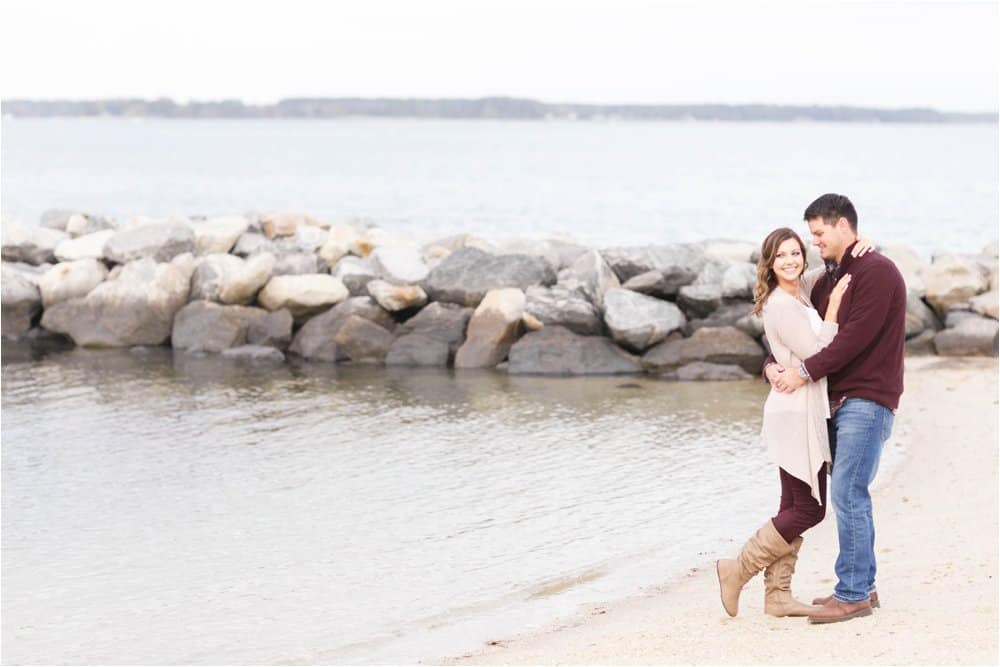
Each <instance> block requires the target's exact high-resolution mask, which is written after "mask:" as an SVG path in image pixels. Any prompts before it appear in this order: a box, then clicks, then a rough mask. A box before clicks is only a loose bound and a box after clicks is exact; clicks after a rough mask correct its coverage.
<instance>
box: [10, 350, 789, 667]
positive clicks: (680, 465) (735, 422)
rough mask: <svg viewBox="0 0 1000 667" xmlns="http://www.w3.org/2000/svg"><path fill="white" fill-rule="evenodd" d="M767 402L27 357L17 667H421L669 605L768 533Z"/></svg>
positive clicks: (729, 388) (600, 382)
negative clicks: (531, 632)
mask: <svg viewBox="0 0 1000 667" xmlns="http://www.w3.org/2000/svg"><path fill="white" fill-rule="evenodd" d="M764 391H765V389H764V386H763V384H762V383H759V382H756V381H751V382H732V383H684V384H681V383H667V382H658V381H654V380H650V379H646V378H621V377H619V378H581V379H565V378H562V379H560V378H524V377H509V376H506V375H504V374H500V373H492V372H460V373H455V372H449V371H426V370H425V371H413V370H401V371H398V372H397V371H394V370H392V369H382V370H379V369H363V368H350V367H342V366H332V365H326V364H315V365H302V366H299V367H284V368H281V369H280V370H277V371H273V370H272V371H266V372H265V371H254V370H249V369H246V368H245V367H242V366H238V365H234V364H230V363H227V362H223V361H222V360H221V359H219V358H206V359H196V358H192V357H188V356H177V357H174V356H173V355H172V353H171V352H170V351H169V350H165V349H159V350H154V351H152V352H150V353H146V354H136V353H134V352H129V351H86V350H75V351H71V352H67V353H61V354H56V355H53V356H50V357H49V358H47V359H45V360H43V361H31V360H26V359H24V358H23V357H21V356H19V355H17V354H13V353H11V352H10V350H9V349H8V350H7V351H5V363H4V365H3V426H2V429H3V432H2V436H3V437H2V440H3V609H4V614H3V659H4V661H5V662H6V663H25V662H30V663H95V662H96V663H109V664H110V663H146V664H148V663H166V664H175V663H176V664H184V663H213V664H219V663H223V664H226V663H283V662H293V663H297V662H378V661H386V660H389V661H404V662H405V661H414V660H418V659H429V658H432V657H434V656H440V655H445V654H448V653H453V652H455V651H458V650H462V649H464V648H470V647H475V646H477V645H479V644H480V643H481V642H483V641H486V640H488V639H496V638H500V637H502V636H503V635H505V634H509V633H510V632H513V631H516V630H520V629H524V627H525V626H531V625H533V624H538V623H544V622H546V621H550V620H551V619H552V618H553V617H556V616H559V615H563V614H567V613H571V612H573V611H574V610H576V609H577V608H578V606H579V605H580V604H583V603H592V602H599V601H604V600H608V599H612V598H616V597H620V596H623V595H627V594H631V593H634V592H636V591H637V590H638V589H639V587H640V586H649V585H653V584H660V583H663V582H666V581H668V580H669V579H670V578H671V577H673V576H675V575H676V574H678V573H680V572H682V571H683V570H684V569H686V568H687V567H691V566H697V565H702V564H704V563H705V562H707V561H708V560H709V559H710V558H711V557H713V556H716V555H719V554H720V553H728V551H730V550H732V549H733V548H734V546H735V545H734V544H733V543H732V542H731V541H730V540H731V538H732V537H733V536H734V535H736V536H738V537H743V534H744V533H746V532H747V530H749V529H751V528H753V527H755V526H756V524H757V523H759V522H760V521H761V520H762V518H763V517H766V516H767V513H768V512H770V511H772V510H773V509H774V507H773V506H774V505H775V504H776V501H777V488H778V485H777V479H776V477H777V476H776V474H775V472H774V469H773V468H772V467H771V466H770V464H768V463H767V462H766V460H765V453H764V451H763V449H762V447H761V446H760V445H759V443H758V439H757V432H758V429H759V418H760V411H761V405H762V402H763V399H764Z"/></svg>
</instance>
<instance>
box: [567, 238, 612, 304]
mask: <svg viewBox="0 0 1000 667" xmlns="http://www.w3.org/2000/svg"><path fill="white" fill-rule="evenodd" d="M558 284H559V285H561V286H562V287H566V288H567V289H575V290H578V291H580V292H581V293H582V294H583V295H584V296H586V297H587V299H588V300H589V301H590V302H591V303H592V304H594V305H595V306H596V307H597V308H598V310H599V311H603V309H604V294H605V292H607V291H608V290H609V289H613V288H616V287H621V281H620V280H618V276H617V275H616V274H615V272H614V271H612V270H611V266H610V265H609V264H608V263H607V262H606V261H604V257H602V256H601V253H599V252H597V251H596V250H587V251H585V252H583V253H581V254H580V255H579V256H578V257H577V258H576V260H575V261H574V262H573V263H572V264H570V265H569V266H568V267H567V268H565V269H563V270H562V271H560V272H559V283H558Z"/></svg>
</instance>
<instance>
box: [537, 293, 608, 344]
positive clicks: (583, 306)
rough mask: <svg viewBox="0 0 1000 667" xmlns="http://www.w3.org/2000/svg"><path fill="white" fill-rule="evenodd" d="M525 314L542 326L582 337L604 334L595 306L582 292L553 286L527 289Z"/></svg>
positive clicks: (601, 321) (598, 312) (602, 323)
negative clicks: (557, 326) (555, 326)
mask: <svg viewBox="0 0 1000 667" xmlns="http://www.w3.org/2000/svg"><path fill="white" fill-rule="evenodd" d="M525 296H526V297H527V300H526V302H525V305H524V310H525V312H527V313H529V314H530V315H532V316H533V317H535V318H536V319H537V320H538V321H539V322H541V323H542V324H544V325H546V326H551V325H560V326H564V327H566V328H567V329H569V330H570V331H574V332H576V333H578V334H580V335H583V336H600V335H602V334H604V320H603V319H602V318H601V313H600V311H599V310H598V309H597V307H596V306H595V305H594V304H593V303H591V302H590V301H589V300H588V299H587V297H586V296H584V295H583V293H582V292H580V291H578V290H575V289H569V288H567V287H565V286H564V285H560V284H556V285H554V286H552V287H540V286H535V287H529V288H528V289H527V291H526V292H525Z"/></svg>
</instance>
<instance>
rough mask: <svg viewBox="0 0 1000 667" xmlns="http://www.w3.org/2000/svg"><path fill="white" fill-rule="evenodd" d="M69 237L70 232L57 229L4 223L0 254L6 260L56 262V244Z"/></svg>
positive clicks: (41, 262)
mask: <svg viewBox="0 0 1000 667" xmlns="http://www.w3.org/2000/svg"><path fill="white" fill-rule="evenodd" d="M68 238H69V234H67V233H66V232H62V231H59V230H56V229H48V228H45V227H26V226H25V225H20V224H18V223H16V222H10V223H4V225H3V241H2V245H0V256H2V257H3V261H5V262H24V263H25V264H34V265H35V266H38V265H39V264H46V263H54V262H55V261H56V246H58V245H59V244H60V243H61V242H62V241H64V240H66V239H68Z"/></svg>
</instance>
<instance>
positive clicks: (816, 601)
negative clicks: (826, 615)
mask: <svg viewBox="0 0 1000 667" xmlns="http://www.w3.org/2000/svg"><path fill="white" fill-rule="evenodd" d="M832 599H833V595H827V596H826V597H825V598H813V601H812V603H813V604H817V605H820V606H824V607H825V606H826V605H827V604H829V603H830V600H832ZM868 601H869V602H871V603H872V609H878V608H879V607H881V606H882V605H880V604H879V603H878V591H874V592H873V593H872V594H871V597H870V598H868Z"/></svg>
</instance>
